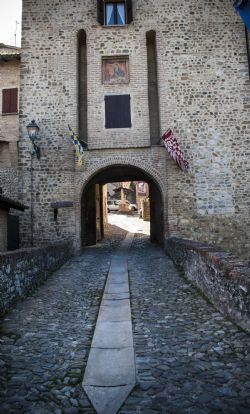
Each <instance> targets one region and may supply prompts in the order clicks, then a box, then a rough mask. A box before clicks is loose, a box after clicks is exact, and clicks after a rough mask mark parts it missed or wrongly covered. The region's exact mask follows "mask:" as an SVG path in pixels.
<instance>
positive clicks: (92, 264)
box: [0, 231, 126, 414]
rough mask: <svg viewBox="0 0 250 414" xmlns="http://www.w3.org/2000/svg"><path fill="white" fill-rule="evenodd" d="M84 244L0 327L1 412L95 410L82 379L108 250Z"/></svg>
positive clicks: (111, 241) (111, 244)
mask: <svg viewBox="0 0 250 414" xmlns="http://www.w3.org/2000/svg"><path fill="white" fill-rule="evenodd" d="M125 234H126V232H120V231H119V233H117V234H114V238H113V237H109V238H108V240H107V241H106V242H105V243H102V244H101V245H98V246H94V247H91V248H87V249H85V251H84V254H83V255H81V256H78V257H75V258H74V259H73V260H71V261H69V262H68V263H67V264H66V265H64V266H63V267H62V268H61V269H60V270H59V271H57V272H56V273H55V274H54V275H53V276H52V277H50V278H49V279H48V280H47V281H46V282H45V283H44V284H43V285H42V286H41V287H40V288H39V289H37V290H36V291H35V292H34V293H33V294H32V295H31V296H30V297H29V298H27V299H25V300H24V301H23V302H20V303H19V304H18V305H17V306H16V308H15V309H14V311H12V312H11V313H10V314H8V315H7V316H6V317H5V318H4V320H3V322H2V324H1V331H0V334H1V336H0V382H1V384H0V407H1V408H0V413H1V414H9V413H10V414H11V413H18V414H21V413H32V414H33V413H34V414H46V413H47V414H48V413H55V414H60V413H63V414H76V413H83V412H84V413H86V414H90V413H94V412H95V411H94V410H93V409H92V408H91V404H90V402H89V401H88V399H87V397H86V395H85V393H84V391H83V389H82V386H81V383H82V378H83V371H84V369H85V366H86V362H87V357H88V352H89V348H90V345H91V340H92V336H93V332H94V328H95V321H96V318H97V314H98V309H99V304H100V301H101V297H102V293H103V288H104V284H105V280H106V276H107V274H108V270H109V266H110V259H111V254H112V252H114V250H115V249H116V247H117V245H118V241H119V239H120V240H121V239H123V237H124V236H125Z"/></svg>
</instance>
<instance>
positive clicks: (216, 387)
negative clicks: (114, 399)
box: [0, 232, 250, 414]
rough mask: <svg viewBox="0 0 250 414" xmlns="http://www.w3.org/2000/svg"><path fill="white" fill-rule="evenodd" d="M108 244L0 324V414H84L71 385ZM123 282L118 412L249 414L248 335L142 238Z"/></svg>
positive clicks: (77, 378) (85, 405) (87, 339)
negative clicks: (125, 341)
mask: <svg viewBox="0 0 250 414" xmlns="http://www.w3.org/2000/svg"><path fill="white" fill-rule="evenodd" d="M124 234H125V232H124V233H123V235H124ZM116 236H117V237H118V238H121V236H122V234H120V233H119V234H117V235H116ZM116 246H117V242H116V241H115V240H113V239H112V238H111V239H110V238H109V239H108V240H107V241H106V242H105V243H102V244H100V245H98V246H96V247H93V248H89V249H86V250H85V252H84V254H83V255H81V256H78V257H76V258H74V259H73V260H71V261H70V262H68V263H67V264H66V265H65V266H63V267H62V268H61V269H60V270H59V271H58V272H56V273H55V274H54V275H53V276H52V277H51V278H49V279H48V281H47V282H46V283H44V284H43V285H42V286H41V287H40V288H39V289H38V290H36V291H35V292H34V293H33V294H32V295H31V296H30V297H29V298H27V299H26V300H24V301H23V302H20V303H19V304H18V305H17V306H16V308H15V309H14V311H13V312H11V313H10V314H8V315H7V316H6V317H5V318H4V320H3V322H2V327H1V339H0V341H1V342H0V369H1V374H0V379H1V393H0V407H1V408H0V413H2V414H8V413H10V414H12V413H34V414H46V413H47V414H48V413H56V414H60V413H63V414H77V413H86V414H93V413H94V410H93V409H92V408H91V405H90V403H89V401H88V399H87V397H86V395H85V394H84V391H83V389H82V386H81V382H82V377H83V372H84V369H85V366H86V361H87V356H88V352H89V348H90V344H91V339H92V335H93V332H94V327H95V321H96V317H97V313H98V307H99V304H100V301H101V296H102V290H103V287H104V283H105V279H106V275H107V273H108V269H109V264H110V258H111V254H112V252H113V251H114V248H115V247H116ZM129 274H130V285H131V299H132V318H133V322H134V344H135V352H136V364H137V385H136V387H135V389H134V390H133V392H132V393H131V395H130V396H129V397H128V399H127V401H126V402H125V404H124V405H123V407H122V408H121V410H120V414H132V413H133V414H135V413H144V414H151V413H152V414H153V413H157V412H159V413H171V414H175V413H177V414H179V413H180V414H182V413H192V414H205V413H213V414H216V413H225V414H230V413H237V414H250V376H249V371H250V353H249V351H250V346H249V344H250V336H249V335H247V334H245V333H244V332H242V331H241V330H240V329H238V328H237V327H235V326H234V325H233V324H231V323H230V322H229V321H228V320H226V319H225V318H223V317H222V316H221V315H220V313H218V312H217V311H216V310H215V309H214V308H213V307H212V306H211V305H210V304H209V303H208V302H207V301H206V300H205V299H204V298H203V297H202V296H201V295H200V294H199V292H198V291H197V290H196V289H195V288H193V287H192V286H191V285H190V284H189V283H188V282H187V281H186V280H185V279H184V278H182V277H181V276H180V275H179V274H178V272H177V271H176V269H175V267H174V265H173V264H172V262H171V261H170V260H169V259H168V258H167V257H166V256H165V254H164V252H163V250H161V249H160V248H158V247H156V246H154V245H151V244H150V242H149V241H148V238H147V237H146V236H138V237H136V238H135V240H134V243H133V248H132V249H131V252H130V257H129Z"/></svg>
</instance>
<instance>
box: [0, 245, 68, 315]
mask: <svg viewBox="0 0 250 414" xmlns="http://www.w3.org/2000/svg"><path fill="white" fill-rule="evenodd" d="M71 255H72V246H71V245H70V244H69V243H63V244H58V245H51V246H47V247H43V248H31V249H22V250H15V251H13V252H6V253H0V314H3V313H5V312H7V311H8V310H9V309H10V308H11V307H12V305H13V304H14V303H15V302H16V300H18V299H20V298H22V297H24V296H25V295H26V294H27V293H28V292H29V291H30V290H32V289H33V288H35V287H36V286H38V285H39V284H40V283H41V282H43V281H44V280H45V279H47V277H48V276H49V275H50V274H51V273H52V272H54V271H55V270H57V269H58V268H59V267H60V266H62V265H63V264H64V263H65V262H66V261H67V260H68V259H69V258H70V257H71Z"/></svg>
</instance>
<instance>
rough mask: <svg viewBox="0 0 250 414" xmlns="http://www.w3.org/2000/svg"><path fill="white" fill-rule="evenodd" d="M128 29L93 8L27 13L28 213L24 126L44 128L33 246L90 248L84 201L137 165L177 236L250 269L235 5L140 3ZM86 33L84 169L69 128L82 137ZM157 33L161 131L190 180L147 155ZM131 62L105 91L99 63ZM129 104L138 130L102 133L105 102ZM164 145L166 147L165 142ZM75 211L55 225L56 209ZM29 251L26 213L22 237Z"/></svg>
mask: <svg viewBox="0 0 250 414" xmlns="http://www.w3.org/2000/svg"><path fill="white" fill-rule="evenodd" d="M132 6H133V21H132V23H130V24H129V25H126V26H124V27H114V26H112V27H107V26H106V27H104V26H101V25H100V24H99V23H98V22H97V17H96V16H97V3H96V1H93V0H59V1H57V2H53V1H52V0H44V1H43V2H42V3H41V2H37V1H35V0H24V1H23V26H22V27H23V37H22V59H21V96H20V143H19V166H20V181H19V192H20V195H21V198H22V201H23V202H24V203H25V204H26V205H29V204H30V202H31V200H30V197H31V194H30V171H29V168H30V151H31V143H30V141H29V138H28V137H27V131H26V125H27V124H28V123H29V122H30V121H31V120H32V119H33V118H34V119H35V120H36V122H37V123H38V125H39V127H40V135H39V136H40V138H41V140H40V147H41V159H40V160H39V161H38V160H37V159H34V174H33V175H34V187H33V188H34V194H33V200H34V217H35V225H34V240H35V243H36V244H37V245H41V244H46V243H48V242H49V241H51V240H54V241H62V240H70V241H71V242H72V243H73V245H74V247H75V248H76V249H79V248H80V246H81V231H80V230H79V229H80V227H81V224H80V223H81V205H80V204H81V194H82V191H83V189H84V187H85V185H86V183H87V181H88V180H89V179H90V178H91V177H93V176H94V175H95V174H97V173H98V172H100V170H102V169H103V168H104V169H105V168H108V167H110V166H112V165H125V166H126V165H133V166H136V167H138V168H140V169H141V170H142V171H145V173H148V174H149V175H150V176H151V177H152V178H153V180H154V181H155V182H156V184H157V185H158V186H159V188H160V190H161V192H162V197H163V207H164V208H163V214H164V230H165V232H166V234H167V235H168V236H178V237H185V238H189V239H194V240H197V241H203V242H208V243H214V244H217V245H219V246H221V247H222V248H223V249H225V250H229V251H232V252H233V253H234V254H237V255H240V256H242V257H245V256H248V255H249V248H250V239H249V235H250V220H249V203H250V172H249V171H250V168H249V162H250V161H249V156H248V153H247V151H248V147H249V128H250V121H249V112H250V105H249V102H250V92H249V91H250V89H249V86H250V85H249V74H248V62H247V49H246V39H245V32H244V24H243V22H242V20H241V19H240V17H239V16H238V15H237V14H236V12H235V10H234V8H233V7H232V4H231V2H230V1H224V2H221V1H219V0H212V1H211V0H205V1H204V0H202V1H201V0H198V1H197V0H190V1H188V2H187V1H185V0H180V1H179V2H178V7H177V5H176V1H175V0H168V1H165V0H158V1H153V0H147V1H145V0H143V1H142V0H133V2H132ZM80 30H84V31H85V33H86V50H87V52H86V53H87V129H88V151H87V155H86V157H85V159H84V162H83V165H82V167H78V166H76V163H75V160H74V148H73V146H72V143H71V141H70V139H69V134H68V124H70V125H71V126H72V128H74V129H75V130H76V131H78V63H77V62H78V59H77V56H78V48H77V35H78V33H79V31H80ZM150 30H154V31H155V32H156V47H157V72H158V93H159V112H160V113H159V118H160V131H161V134H163V133H164V132H165V131H166V129H167V128H169V127H170V128H172V129H173V131H174V133H175V134H176V136H177V138H178V141H179V143H180V145H181V148H182V149H183V151H184V153H185V157H186V159H187V160H188V161H189V162H190V172H189V173H188V174H184V173H182V172H181V171H180V170H179V169H178V167H177V166H176V164H175V163H174V162H173V161H172V160H171V159H170V158H169V156H168V154H167V153H166V151H165V149H164V148H163V147H162V146H157V145H156V146H151V145H150V127H149V107H148V71H147V47H146V44H147V43H146V32H148V31H150ZM121 55H126V56H128V57H129V74H130V77H129V83H127V84H119V85H104V84H103V83H102V57H109V56H121ZM110 94H129V95H130V96H131V121H132V127H131V128H128V129H126V128H121V129H105V107H104V97H105V95H110ZM159 138H160V137H159ZM58 200H67V201H73V203H74V206H73V208H68V209H61V210H60V211H59V214H58V219H57V221H56V222H55V221H54V215H53V209H52V208H51V202H55V201H58ZM21 232H22V239H23V244H24V245H28V244H29V241H30V226H29V213H25V214H24V216H23V218H22V225H21Z"/></svg>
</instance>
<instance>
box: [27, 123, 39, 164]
mask: <svg viewBox="0 0 250 414" xmlns="http://www.w3.org/2000/svg"><path fill="white" fill-rule="evenodd" d="M27 131H28V135H29V138H30V140H31V142H32V144H33V148H34V151H35V154H36V157H37V159H38V160H39V159H40V156H41V153H40V147H39V146H38V145H37V144H36V142H35V141H36V140H37V139H38V132H39V126H38V125H37V124H36V122H35V120H34V119H33V120H32V121H31V123H30V124H29V125H27Z"/></svg>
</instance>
